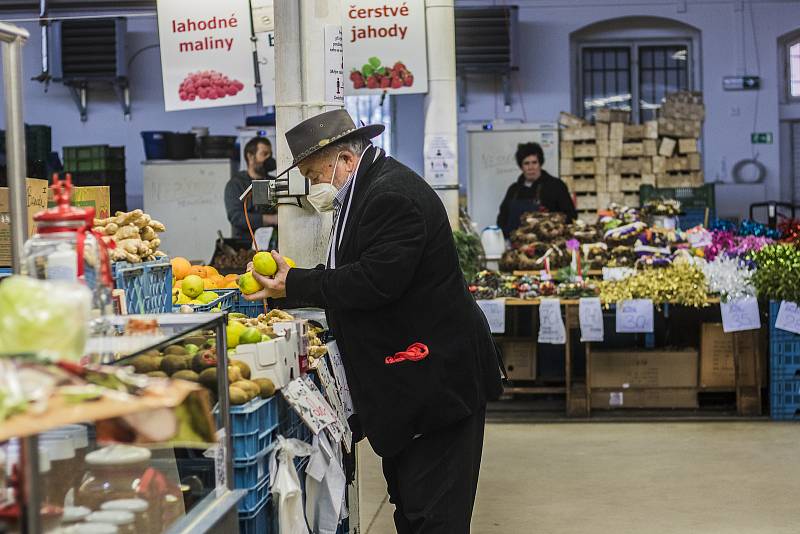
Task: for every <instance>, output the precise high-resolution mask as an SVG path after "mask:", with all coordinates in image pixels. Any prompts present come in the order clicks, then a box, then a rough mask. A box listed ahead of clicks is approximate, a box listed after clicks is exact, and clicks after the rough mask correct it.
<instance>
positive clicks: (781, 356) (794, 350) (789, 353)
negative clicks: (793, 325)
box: [769, 300, 800, 374]
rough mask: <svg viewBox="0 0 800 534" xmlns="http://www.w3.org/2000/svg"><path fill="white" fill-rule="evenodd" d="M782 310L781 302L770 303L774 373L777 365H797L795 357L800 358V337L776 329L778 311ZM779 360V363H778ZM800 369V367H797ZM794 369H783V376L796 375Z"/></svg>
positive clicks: (770, 349)
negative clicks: (783, 363)
mask: <svg viewBox="0 0 800 534" xmlns="http://www.w3.org/2000/svg"><path fill="white" fill-rule="evenodd" d="M780 308H781V303H780V301H775V300H772V301H770V303H769V351H770V358H771V362H770V363H771V366H772V371H773V372H774V371H775V364H776V363H777V364H778V365H779V366H780V365H781V363H782V362H785V363H786V364H788V365H789V366H794V365H797V364H796V363H795V358H793V356H800V335H797V334H794V333H792V332H787V331H786V330H781V329H780V328H776V327H775V321H777V320H778V311H779V310H780ZM776 360H777V361H776ZM797 366H798V367H799V368H800V365H797ZM793 371H794V369H786V368H785V369H781V374H786V373H788V374H794V372H793Z"/></svg>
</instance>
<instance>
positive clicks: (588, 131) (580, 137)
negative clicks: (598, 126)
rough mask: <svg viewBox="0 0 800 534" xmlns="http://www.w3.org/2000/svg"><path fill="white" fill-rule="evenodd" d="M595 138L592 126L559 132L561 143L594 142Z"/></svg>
mask: <svg viewBox="0 0 800 534" xmlns="http://www.w3.org/2000/svg"><path fill="white" fill-rule="evenodd" d="M596 136H597V134H596V132H595V128H594V126H580V127H577V128H566V129H564V130H561V140H562V141H594V139H595V137H596Z"/></svg>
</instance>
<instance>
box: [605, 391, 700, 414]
mask: <svg viewBox="0 0 800 534" xmlns="http://www.w3.org/2000/svg"><path fill="white" fill-rule="evenodd" d="M590 402H591V406H592V409H593V410H614V409H625V408H628V409H630V408H697V407H698V404H697V389H695V388H657V389H615V390H599V391H598V390H595V389H592V395H591V401H590Z"/></svg>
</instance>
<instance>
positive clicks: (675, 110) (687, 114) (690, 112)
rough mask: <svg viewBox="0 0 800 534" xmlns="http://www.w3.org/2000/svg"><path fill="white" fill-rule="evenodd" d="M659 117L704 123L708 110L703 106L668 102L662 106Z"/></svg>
mask: <svg viewBox="0 0 800 534" xmlns="http://www.w3.org/2000/svg"><path fill="white" fill-rule="evenodd" d="M658 115H659V116H660V117H667V118H671V119H680V120H692V121H702V120H703V119H705V117H706V108H705V106H704V105H703V104H691V103H687V102H676V101H674V100H667V101H666V102H664V103H663V104H662V105H661V109H660V110H659V112H658Z"/></svg>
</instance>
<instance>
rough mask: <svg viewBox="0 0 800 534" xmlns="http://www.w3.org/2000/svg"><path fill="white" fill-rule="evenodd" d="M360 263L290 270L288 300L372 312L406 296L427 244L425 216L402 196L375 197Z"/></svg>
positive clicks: (363, 228) (365, 221)
mask: <svg viewBox="0 0 800 534" xmlns="http://www.w3.org/2000/svg"><path fill="white" fill-rule="evenodd" d="M358 233H359V236H366V237H364V238H363V239H362V240H361V241H360V242H359V243H358V247H359V250H360V255H359V259H358V261H356V262H354V263H350V264H347V265H343V266H342V267H338V268H336V269H297V268H295V269H291V270H290V271H289V274H288V276H287V279H286V296H287V297H288V298H291V299H298V300H300V301H303V302H308V303H313V305H314V306H316V307H320V308H325V309H331V310H372V309H377V308H380V307H382V306H385V305H386V304H389V303H391V302H393V301H395V300H397V299H398V298H400V297H401V296H402V295H403V293H405V291H406V289H407V288H408V286H409V285H410V284H411V281H412V279H413V277H414V273H415V272H416V270H417V265H418V264H419V262H420V259H421V258H422V254H423V251H424V249H425V242H426V240H427V231H426V225H425V218H424V216H423V214H422V212H421V211H420V209H419V208H418V207H417V206H416V205H415V203H414V202H413V201H412V200H411V199H409V198H408V197H405V196H403V195H400V194H398V193H390V192H387V193H380V194H378V195H377V196H375V198H373V199H370V200H369V201H368V203H367V204H366V205H365V207H364V214H363V216H362V217H361V221H360V224H359V228H358Z"/></svg>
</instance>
